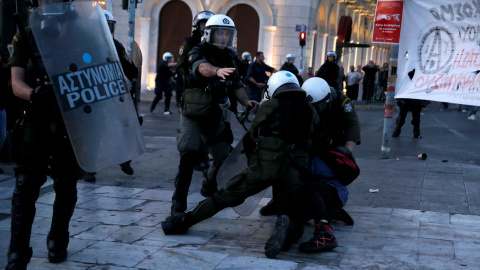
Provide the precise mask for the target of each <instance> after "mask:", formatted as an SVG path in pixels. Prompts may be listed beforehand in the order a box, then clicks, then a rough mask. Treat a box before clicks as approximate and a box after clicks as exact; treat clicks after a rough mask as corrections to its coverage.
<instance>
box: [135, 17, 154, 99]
mask: <svg viewBox="0 0 480 270" xmlns="http://www.w3.org/2000/svg"><path fill="white" fill-rule="evenodd" d="M139 20H140V40H139V44H138V46H139V47H140V50H141V51H142V58H143V59H142V81H141V83H142V85H141V87H140V89H141V90H142V91H143V90H146V89H148V86H149V85H148V81H147V78H148V77H147V75H148V66H149V63H148V59H149V57H148V44H149V43H150V35H149V32H150V23H151V22H152V19H151V18H148V17H140V18H139Z"/></svg>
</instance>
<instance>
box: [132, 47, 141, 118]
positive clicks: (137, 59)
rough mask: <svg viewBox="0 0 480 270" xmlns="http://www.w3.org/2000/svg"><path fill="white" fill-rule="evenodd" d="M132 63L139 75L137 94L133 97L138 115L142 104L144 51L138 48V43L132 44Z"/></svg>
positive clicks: (136, 85) (136, 87)
mask: <svg viewBox="0 0 480 270" xmlns="http://www.w3.org/2000/svg"><path fill="white" fill-rule="evenodd" d="M132 62H133V64H134V65H135V66H136V67H137V70H138V74H137V83H136V84H135V92H134V96H133V104H134V105H135V110H136V111H137V113H138V109H139V108H138V103H140V90H141V88H142V83H141V81H142V62H143V57H142V51H141V50H140V47H139V46H138V44H137V42H136V41H133V42H132Z"/></svg>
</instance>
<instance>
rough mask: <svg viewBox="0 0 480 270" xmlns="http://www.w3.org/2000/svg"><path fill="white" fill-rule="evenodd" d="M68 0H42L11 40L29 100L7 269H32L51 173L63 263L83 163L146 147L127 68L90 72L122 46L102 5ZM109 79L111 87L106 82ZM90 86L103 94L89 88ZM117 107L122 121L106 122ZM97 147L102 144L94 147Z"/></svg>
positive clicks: (52, 235)
mask: <svg viewBox="0 0 480 270" xmlns="http://www.w3.org/2000/svg"><path fill="white" fill-rule="evenodd" d="M62 2H63V1H62V0H40V1H39V4H40V7H38V8H36V9H35V10H33V13H32V14H31V17H30V25H31V28H27V29H26V31H22V30H25V29H24V28H23V27H19V29H20V34H17V35H15V37H14V39H13V48H12V53H11V55H12V57H11V59H10V61H9V63H8V64H9V66H10V67H11V73H12V88H13V92H14V94H15V95H16V96H17V97H19V98H21V99H23V100H26V101H29V106H28V108H27V110H26V115H25V118H24V120H23V121H24V136H23V153H22V157H21V160H20V161H19V164H18V167H17V168H16V169H15V174H16V184H15V190H14V192H13V196H12V208H11V209H12V217H11V222H12V223H11V238H10V246H9V251H8V264H7V267H6V269H26V267H27V264H28V263H29V261H30V258H31V256H32V248H31V247H30V234H31V230H32V223H33V221H34V218H35V202H36V201H37V199H38V197H39V193H40V188H41V187H42V185H43V184H44V183H45V182H46V180H47V175H48V176H50V177H51V178H52V179H53V188H54V190H55V201H54V203H53V214H52V221H51V227H50V230H49V232H48V236H47V249H48V260H49V261H50V262H51V263H59V262H62V261H64V260H66V258H67V247H68V244H69V223H70V219H71V217H72V215H73V212H74V209H75V204H76V202H77V180H78V179H80V178H82V177H83V175H84V170H83V168H85V170H88V171H95V170H96V169H97V168H100V167H102V166H105V167H106V166H110V165H113V164H119V163H121V162H124V161H126V160H129V159H131V158H133V157H134V156H135V154H141V153H143V151H144V147H143V141H142V136H141V132H140V126H139V124H138V122H137V121H138V120H137V118H136V115H135V109H134V106H133V104H132V103H131V102H123V101H125V100H127V101H128V100H129V99H130V97H129V95H128V93H127V88H126V83H125V80H124V78H123V74H122V73H121V72H117V71H118V70H119V69H117V71H116V72H115V73H114V74H112V76H111V77H110V78H106V80H102V81H96V82H95V81H94V80H90V78H91V77H89V76H90V75H89V74H91V73H90V72H91V70H93V69H94V68H96V67H98V66H103V67H104V68H105V67H113V66H116V67H117V68H118V66H119V61H118V59H117V56H116V53H115V52H114V51H113V50H112V49H111V46H109V44H111V42H110V41H111V40H110V37H108V32H107V31H106V21H105V16H104V14H103V12H102V11H101V8H100V6H99V4H98V3H95V2H79V3H76V4H75V6H73V3H68V2H69V1H66V2H67V3H62ZM92 28H95V29H96V31H91V29H92ZM85 51H88V52H89V53H85ZM40 52H41V53H40ZM32 64H33V65H32ZM32 66H33V67H32ZM65 66H67V67H68V70H66V69H65ZM58 67H60V68H58ZM79 70H82V71H83V72H77V71H79ZM73 73H76V74H79V76H78V77H77V79H78V80H77V81H76V82H74V81H73V80H72V83H71V84H69V86H70V87H72V89H73V88H75V90H73V91H72V90H71V89H70V88H68V90H65V89H66V88H62V87H69V86H67V85H66V84H63V86H61V84H59V82H60V81H65V78H67V76H72V74H73ZM82 76H83V77H82ZM49 79H51V82H50V81H49ZM38 82H40V83H38ZM109 84H110V85H112V88H110V89H107V88H108V86H107V87H105V86H106V85H109ZM102 86H104V87H102ZM91 88H94V89H96V91H97V94H98V95H91V93H92V92H93V90H92V89H91ZM102 88H103V89H102ZM62 89H63V90H62ZM64 90H65V91H64ZM112 90H113V91H112ZM107 91H109V92H107ZM79 93H82V94H79ZM88 93H90V95H89V96H88V97H87V96H86V95H88ZM107 93H108V95H109V96H107ZM82 96H83V97H82ZM125 98H126V99H125ZM68 100H70V102H69V101H68ZM105 112H108V113H109V114H108V115H107V114H106V113H105ZM118 113H122V115H121V117H122V119H123V120H122V123H115V121H111V122H109V125H105V119H106V118H107V117H106V116H111V117H113V118H117V116H118V115H117V114H118ZM87 125H89V126H88V127H89V128H88V129H86V128H85V126H87ZM67 127H68V128H67ZM67 130H68V133H67ZM112 138H114V140H112ZM127 141H128V142H130V143H132V145H133V144H135V145H134V147H132V148H131V149H119V148H118V146H117V144H120V145H122V144H126V143H127ZM99 146H100V147H99ZM99 148H100V149H101V151H97V152H96V150H97V149H99ZM112 152H115V155H112V154H111V153H112ZM134 152H136V153H134ZM132 154H133V155H132Z"/></svg>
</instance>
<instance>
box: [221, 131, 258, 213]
mask: <svg viewBox="0 0 480 270" xmlns="http://www.w3.org/2000/svg"><path fill="white" fill-rule="evenodd" d="M245 136H250V135H249V133H248V132H247V133H246V134H245V135H244V136H243V137H245ZM243 137H242V139H241V140H240V141H239V142H238V144H237V145H236V146H235V148H234V149H233V151H232V152H230V155H228V157H227V159H226V160H225V161H224V162H223V164H222V166H221V167H220V169H219V170H218V173H217V184H218V188H220V189H221V188H225V187H226V186H227V183H228V181H230V179H232V178H233V177H234V176H236V175H238V174H240V173H241V172H243V171H244V170H245V169H246V168H247V167H248V159H247V156H246V155H245V152H244V150H243ZM266 191H267V190H266V189H264V190H263V191H260V192H259V193H257V194H255V195H253V196H250V197H248V198H247V199H246V200H245V202H244V203H243V204H241V205H239V206H237V207H234V208H233V209H234V210H235V212H237V214H239V215H241V216H248V215H250V214H251V213H252V212H253V210H255V208H256V207H257V205H258V203H259V202H260V200H261V199H262V198H263V195H264V194H265V192H266Z"/></svg>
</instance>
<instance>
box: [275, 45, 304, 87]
mask: <svg viewBox="0 0 480 270" xmlns="http://www.w3.org/2000/svg"><path fill="white" fill-rule="evenodd" d="M294 63H295V55H294V54H291V53H289V54H287V56H285V63H284V64H283V65H282V66H281V67H280V70H286V71H290V72H291V73H293V74H294V75H295V77H297V80H298V83H300V86H301V85H302V84H303V78H302V76H300V72H298V69H297V67H296V66H295V65H294Z"/></svg>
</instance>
